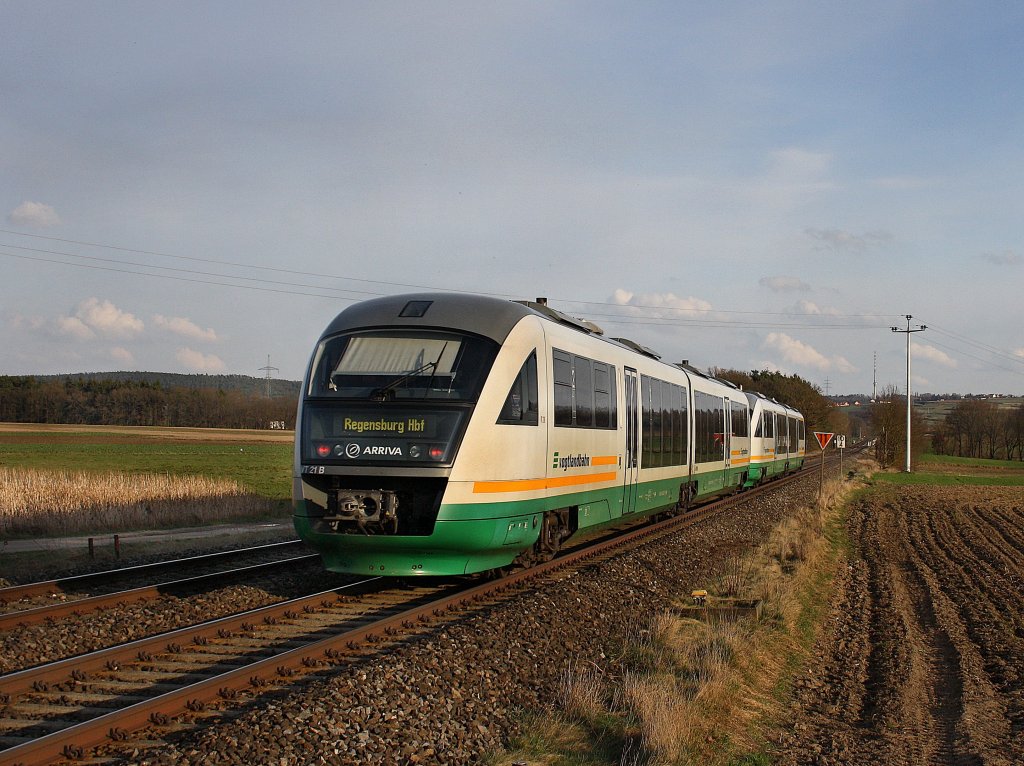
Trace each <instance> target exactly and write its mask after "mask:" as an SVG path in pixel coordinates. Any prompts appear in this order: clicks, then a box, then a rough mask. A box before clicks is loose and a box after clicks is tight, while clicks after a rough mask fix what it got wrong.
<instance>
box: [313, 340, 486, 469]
mask: <svg viewBox="0 0 1024 766" xmlns="http://www.w3.org/2000/svg"><path fill="white" fill-rule="evenodd" d="M497 351H498V346H497V344H496V343H494V342H493V341H490V340H486V339H483V338H479V337H475V336H470V335H464V334H458V333H446V332H430V333H423V332H420V333H411V332H395V331H388V332H365V333H354V334H345V335H338V336H335V337H332V338H328V339H326V340H324V341H323V342H321V344H320V346H319V347H318V348H317V351H316V354H315V355H314V357H313V363H312V367H311V370H310V377H309V386H308V388H307V390H306V392H305V395H306V400H305V403H304V405H303V422H302V459H303V463H304V464H307V465H310V464H343V465H359V464H364V465H366V464H376V465H380V464H386V465H424V464H426V465H430V464H432V465H445V464H449V463H450V462H451V460H452V458H453V456H454V451H455V449H456V448H457V446H458V442H459V440H460V439H461V436H462V433H463V432H464V430H465V425H466V422H467V421H468V418H469V415H470V413H471V411H472V407H473V405H474V404H475V403H476V401H477V399H478V397H479V395H480V389H481V387H482V386H483V382H484V380H485V379H486V377H487V373H488V372H489V371H490V369H491V365H492V363H493V362H494V357H495V355H496V354H497Z"/></svg>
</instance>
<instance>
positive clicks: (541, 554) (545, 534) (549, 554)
mask: <svg viewBox="0 0 1024 766" xmlns="http://www.w3.org/2000/svg"><path fill="white" fill-rule="evenodd" d="M567 521H568V519H567V513H566V512H565V511H564V510H563V511H548V512H547V513H545V514H544V521H543V522H542V524H541V528H540V537H539V538H538V539H537V546H536V550H537V560H538V561H550V560H551V559H553V558H554V557H555V554H556V553H558V550H559V549H560V548H561V547H562V540H564V539H565V538H566V537H568V536H569V525H568V523H567Z"/></svg>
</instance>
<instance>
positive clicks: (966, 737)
mask: <svg viewBox="0 0 1024 766" xmlns="http://www.w3.org/2000/svg"><path fill="white" fill-rule="evenodd" d="M1019 498H1020V492H1019V489H1018V488H1004V487H996V488H992V487H957V488H955V489H951V488H945V487H925V488H921V487H896V488H891V489H890V488H883V489H881V490H878V491H877V492H876V493H874V494H872V495H869V496H868V497H865V498H862V499H861V500H860V501H859V502H858V503H857V504H856V505H855V506H854V507H853V508H851V510H850V512H849V518H848V523H847V532H848V536H849V540H850V554H849V556H850V558H849V559H848V560H847V561H846V562H845V565H844V566H843V567H842V568H841V570H840V572H839V574H838V576H837V578H836V584H837V586H836V592H835V593H836V595H835V597H834V598H833V601H832V606H831V611H830V613H829V619H828V621H827V623H826V627H825V629H824V630H823V631H822V633H821V635H820V637H819V640H818V642H817V643H816V645H815V650H814V656H813V659H812V661H811V663H809V665H810V668H811V669H810V670H808V671H807V673H806V674H805V675H804V676H802V677H801V678H799V679H797V681H796V682H795V687H796V694H795V695H794V696H795V699H794V702H793V706H792V712H791V716H792V719H791V720H792V733H791V734H790V735H789V736H787V737H786V738H784V741H783V742H781V743H780V749H779V752H778V758H777V763H778V764H780V766H797V765H798V764H799V765H800V766H803V765H804V764H807V765H810V764H815V766H824V765H825V764H851V765H852V764H874V763H886V764H906V765H907V766H910V765H911V764H913V765H914V766H917V764H929V765H932V764H934V765H936V766H975V765H978V766H981V765H982V764H984V766H1004V765H1009V764H1024V638H1022V636H1021V626H1022V619H1024V618H1022V613H1024V592H1022V591H1024V589H1022V585H1021V583H1022V581H1024V556H1022V555H1021V550H1020V545H1021V541H1022V539H1024V533H1022V532H1021V530H1024V511H1022V510H1021V508H1020V500H1019Z"/></svg>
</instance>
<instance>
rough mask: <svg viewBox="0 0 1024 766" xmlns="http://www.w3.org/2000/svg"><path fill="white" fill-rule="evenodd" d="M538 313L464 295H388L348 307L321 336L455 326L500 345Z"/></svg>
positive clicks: (480, 296) (499, 301)
mask: <svg viewBox="0 0 1024 766" xmlns="http://www.w3.org/2000/svg"><path fill="white" fill-rule="evenodd" d="M530 315H537V316H540V314H539V313H538V312H536V311H534V310H532V309H530V308H528V307H527V306H524V305H523V304H521V303H514V302H512V301H507V300H502V299H500V298H490V297H487V296H485V295H471V294H466V293H411V294H406V295H388V296H385V297H383V298H374V299H372V300H368V301H362V302H361V303H356V304H354V305H352V306H349V307H348V308H347V309H345V310H344V311H342V312H341V313H340V314H338V316H336V317H335V318H334V321H332V322H331V323H330V324H329V325H328V326H327V329H326V330H324V333H323V336H324V337H326V336H328V335H335V334H336V333H340V332H345V331H346V330H352V329H356V328H372V327H395V326H399V327H401V326H403V325H404V326H408V327H423V326H424V325H427V326H431V327H458V328H462V329H465V330H468V331H470V332H473V333H476V334H477V335H483V336H484V337H487V338H491V339H492V340H495V341H497V342H498V343H501V342H503V341H504V340H505V338H506V337H507V336H508V334H509V333H510V332H511V331H512V328H513V327H515V325H516V324H517V323H518V322H519V320H521V319H522V318H523V317H524V316H530Z"/></svg>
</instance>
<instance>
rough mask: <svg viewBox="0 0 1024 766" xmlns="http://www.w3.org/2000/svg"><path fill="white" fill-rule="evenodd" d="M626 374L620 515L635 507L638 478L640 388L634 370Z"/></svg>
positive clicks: (629, 511)
mask: <svg viewBox="0 0 1024 766" xmlns="http://www.w3.org/2000/svg"><path fill="white" fill-rule="evenodd" d="M624 372H625V373H626V386H625V397H626V412H625V416H626V444H625V445H624V451H623V461H622V515H623V516H625V515H626V514H627V513H633V512H634V511H635V510H636V508H637V506H636V502H637V500H636V495H637V479H638V478H639V476H640V460H639V457H640V456H639V454H638V449H639V446H640V386H639V385H638V379H637V374H636V370H631V369H630V368H628V367H627V368H625V370H624Z"/></svg>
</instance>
